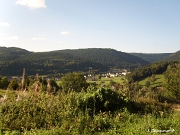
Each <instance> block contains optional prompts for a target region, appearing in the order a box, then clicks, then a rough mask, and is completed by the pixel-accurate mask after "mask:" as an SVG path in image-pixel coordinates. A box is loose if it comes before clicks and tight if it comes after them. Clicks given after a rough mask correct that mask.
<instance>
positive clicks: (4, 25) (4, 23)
mask: <svg viewBox="0 0 180 135" xmlns="http://www.w3.org/2000/svg"><path fill="white" fill-rule="evenodd" d="M9 26H10V24H9V23H8V22H0V27H9Z"/></svg>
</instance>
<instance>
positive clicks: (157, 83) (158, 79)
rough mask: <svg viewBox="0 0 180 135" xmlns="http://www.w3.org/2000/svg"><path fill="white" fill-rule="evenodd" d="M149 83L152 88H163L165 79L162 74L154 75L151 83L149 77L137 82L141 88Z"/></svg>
mask: <svg viewBox="0 0 180 135" xmlns="http://www.w3.org/2000/svg"><path fill="white" fill-rule="evenodd" d="M147 81H149V82H150V84H151V86H152V87H156V86H164V85H165V78H164V75H163V74H159V75H155V79H154V82H153V81H152V79H151V77H147V78H145V79H143V80H141V81H139V84H140V85H141V86H145V84H146V82H147Z"/></svg>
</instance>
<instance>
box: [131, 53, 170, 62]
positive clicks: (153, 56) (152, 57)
mask: <svg viewBox="0 0 180 135" xmlns="http://www.w3.org/2000/svg"><path fill="white" fill-rule="evenodd" d="M130 54H131V55H134V56H137V57H139V58H141V59H143V60H145V61H148V62H150V63H153V62H157V61H159V60H161V59H163V58H164V57H167V56H170V55H171V54H172V53H130Z"/></svg>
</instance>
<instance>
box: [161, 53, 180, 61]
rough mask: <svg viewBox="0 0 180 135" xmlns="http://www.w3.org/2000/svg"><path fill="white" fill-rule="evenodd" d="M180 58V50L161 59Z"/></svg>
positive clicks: (175, 59)
mask: <svg viewBox="0 0 180 135" xmlns="http://www.w3.org/2000/svg"><path fill="white" fill-rule="evenodd" d="M179 60H180V50H179V51H177V52H175V53H173V54H171V55H169V56H166V57H164V58H163V59H162V60H161V61H179Z"/></svg>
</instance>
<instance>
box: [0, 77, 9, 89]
mask: <svg viewBox="0 0 180 135" xmlns="http://www.w3.org/2000/svg"><path fill="white" fill-rule="evenodd" d="M8 85H9V81H8V79H7V77H2V78H1V79H0V88H1V89H7V87H8Z"/></svg>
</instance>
